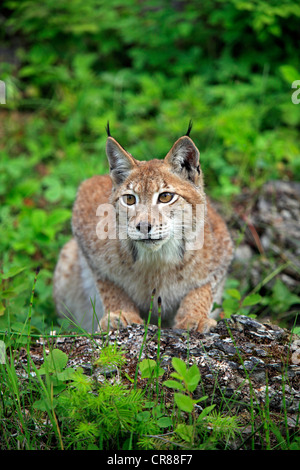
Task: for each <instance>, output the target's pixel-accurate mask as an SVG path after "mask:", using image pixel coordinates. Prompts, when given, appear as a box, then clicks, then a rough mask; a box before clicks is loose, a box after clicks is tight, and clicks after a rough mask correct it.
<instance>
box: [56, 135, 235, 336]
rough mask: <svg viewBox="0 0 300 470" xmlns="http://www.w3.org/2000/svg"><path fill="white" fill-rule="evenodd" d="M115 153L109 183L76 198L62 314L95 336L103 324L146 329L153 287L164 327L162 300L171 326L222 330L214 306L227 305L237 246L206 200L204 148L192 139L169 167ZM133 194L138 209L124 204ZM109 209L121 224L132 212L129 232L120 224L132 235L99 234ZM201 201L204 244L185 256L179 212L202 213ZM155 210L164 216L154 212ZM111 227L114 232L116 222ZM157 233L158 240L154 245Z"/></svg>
mask: <svg viewBox="0 0 300 470" xmlns="http://www.w3.org/2000/svg"><path fill="white" fill-rule="evenodd" d="M107 156H108V160H109V163H110V176H109V175H104V176H94V177H92V178H90V179H88V180H86V181H84V182H83V183H82V184H81V186H80V188H79V191H78V194H77V198H76V202H75V204H74V208H73V218H72V228H73V238H72V240H70V242H68V243H67V244H66V245H65V247H64V248H63V249H62V251H61V254H60V257H59V260H58V263H57V266H56V270H55V274H54V298H55V302H56V306H57V310H58V313H59V314H66V315H68V316H71V317H72V316H73V317H74V319H75V321H77V322H80V323H81V324H82V326H83V327H84V328H86V329H87V330H88V331H92V330H95V329H97V327H98V322H100V327H101V328H104V329H106V328H108V327H111V328H115V327H117V326H118V324H119V322H121V324H123V325H129V324H132V323H142V322H143V320H145V319H147V317H148V313H149V309H150V302H151V294H152V292H153V290H154V289H155V295H154V300H153V310H152V316H151V322H156V321H157V316H158V298H159V297H160V300H161V317H162V325H163V326H171V327H175V328H189V329H194V330H197V331H201V332H206V331H208V330H209V329H210V328H211V327H212V326H214V325H215V324H216V322H215V320H214V319H213V318H214V317H216V315H217V312H216V311H215V312H212V307H213V304H214V302H217V303H218V302H220V301H221V296H222V289H223V284H224V280H225V276H226V272H227V269H228V266H229V264H230V262H231V259H232V252H233V247H232V242H231V238H230V236H229V233H228V230H227V228H226V225H225V222H224V221H223V220H222V218H221V217H220V216H219V215H218V214H217V213H216V211H215V210H214V208H213V207H212V205H211V203H210V202H209V201H208V200H207V198H206V196H205V192H204V184H203V177H202V172H201V171H200V168H199V166H198V165H199V152H198V149H197V148H196V146H195V144H194V143H193V141H192V140H191V139H190V138H189V137H187V136H184V137H181V138H180V139H178V141H177V142H175V144H174V145H173V147H172V149H171V150H170V152H169V153H168V154H167V156H166V158H165V159H164V160H151V161H148V162H145V161H143V162H140V161H137V160H135V159H134V158H133V157H132V156H131V155H130V154H129V153H128V152H126V151H125V150H124V149H123V148H122V147H121V146H120V145H119V144H118V143H117V142H116V141H115V139H113V138H112V137H109V138H108V141H107ZM166 192H168V193H171V194H173V195H174V196H173V199H172V201H171V202H170V203H169V204H164V203H161V202H158V200H157V198H158V195H160V194H161V193H166ZM125 194H131V195H134V196H135V197H136V203H135V204H134V206H130V207H127V208H124V204H120V198H121V199H122V196H124V195H125ZM122 200H123V199H122ZM126 201H127V199H126ZM173 201H174V202H173ZM103 204H111V205H112V207H113V208H115V209H116V214H117V219H116V222H117V224H118V223H119V222H120V220H121V219H122V214H123V212H122V211H124V210H125V209H126V210H128V216H126V217H125V220H126V225H125V226H124V224H123V226H122V224H121V227H122V229H121V232H122V233H123V235H124V233H125V235H126V237H124V238H122V237H121V239H120V237H119V236H117V237H116V238H115V239H110V238H106V239H103V237H102V238H101V236H99V233H100V232H101V230H102V232H101V233H103V227H102V226H101V227H102V228H101V229H100V232H99V225H98V223H99V220H101V217H99V213H98V212H97V210H98V208H99V206H101V205H103ZM197 204H198V205H202V207H203V208H204V212H203V214H204V244H203V247H202V248H198V249H187V246H188V244H187V240H186V239H185V238H184V237H183V238H182V239H178V238H176V236H175V235H176V233H177V232H176V230H179V229H181V228H182V223H181V219H178V214H180V213H182V211H183V210H184V208H185V207H187V206H188V205H189V206H190V207H192V208H193V214H195V210H196V209H195V208H196V205H197ZM101 207H103V206H101ZM157 207H159V208H160V210H161V213H160V214H157V213H154V215H153V214H150V209H151V208H157ZM102 215H103V214H102ZM105 215H107V213H106V214H105ZM198 218H199V216H198ZM106 220H107V221H108V222H110V223H111V225H110V226H112V225H113V223H114V220H115V219H114V220H113V217H112V216H110V215H108V216H107V219H106ZM149 224H150V225H149ZM150 226H151V229H150ZM124 227H125V228H124ZM149 230H150V232H149V235H148V231H149ZM104 232H105V230H104ZM121 232H120V233H121ZM155 236H157V237H159V238H160V240H158V241H153V238H155ZM139 237H142V239H140V238H139ZM144 237H146V238H148V237H151V238H152V240H147V239H146V240H144Z"/></svg>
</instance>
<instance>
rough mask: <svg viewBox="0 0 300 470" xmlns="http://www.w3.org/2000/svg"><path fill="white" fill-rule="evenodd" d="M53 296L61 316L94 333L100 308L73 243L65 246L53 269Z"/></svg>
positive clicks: (101, 309) (88, 276)
mask: <svg viewBox="0 0 300 470" xmlns="http://www.w3.org/2000/svg"><path fill="white" fill-rule="evenodd" d="M53 296H54V300H55V304H56V310H57V312H58V314H59V315H60V316H61V317H63V318H64V317H69V318H71V319H72V320H73V321H74V322H75V323H77V324H79V325H80V326H82V328H84V329H85V330H86V331H88V332H93V331H96V330H97V328H98V321H99V320H100V318H101V317H102V316H103V305H102V301H101V298H100V296H99V292H98V291H97V288H96V285H95V281H94V278H93V275H92V272H91V270H90V268H89V266H88V264H87V262H86V260H85V258H84V257H83V255H82V253H81V251H80V249H79V247H78V244H77V242H76V240H74V239H71V240H70V241H69V242H68V243H66V244H65V246H64V247H63V249H62V250H61V252H60V256H59V259H58V262H57V265H56V268H55V272H54V279H53Z"/></svg>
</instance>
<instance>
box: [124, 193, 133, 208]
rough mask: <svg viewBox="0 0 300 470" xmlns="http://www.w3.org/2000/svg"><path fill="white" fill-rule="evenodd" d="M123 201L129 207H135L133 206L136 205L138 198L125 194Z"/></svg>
mask: <svg viewBox="0 0 300 470" xmlns="http://www.w3.org/2000/svg"><path fill="white" fill-rule="evenodd" d="M122 201H123V202H124V203H125V204H126V205H127V206H133V204H135V203H136V197H135V196H134V195H133V194H124V196H122Z"/></svg>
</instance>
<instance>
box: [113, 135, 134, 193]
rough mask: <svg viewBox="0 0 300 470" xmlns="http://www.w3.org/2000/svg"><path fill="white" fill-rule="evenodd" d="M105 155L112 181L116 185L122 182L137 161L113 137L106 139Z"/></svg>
mask: <svg viewBox="0 0 300 470" xmlns="http://www.w3.org/2000/svg"><path fill="white" fill-rule="evenodd" d="M106 155H107V158H108V162H109V169H110V176H111V179H112V180H113V183H114V184H116V185H119V184H121V183H123V181H125V180H126V178H127V177H128V176H129V174H130V172H131V170H132V169H133V168H134V167H135V166H136V165H137V161H136V160H135V159H134V158H133V157H132V156H131V155H130V154H129V153H128V152H126V150H125V149H123V147H121V145H120V144H118V142H117V141H116V140H115V139H114V138H113V137H108V139H107V142H106Z"/></svg>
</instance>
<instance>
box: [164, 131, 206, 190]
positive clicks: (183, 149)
mask: <svg viewBox="0 0 300 470" xmlns="http://www.w3.org/2000/svg"><path fill="white" fill-rule="evenodd" d="M199 156H200V153H199V150H198V149H197V147H196V145H195V144H194V142H193V141H192V139H191V138H190V137H188V136H183V137H180V139H178V140H177V141H176V142H175V144H174V145H173V147H172V148H171V150H170V152H169V153H168V154H167V155H166V157H165V162H166V163H168V164H169V165H170V166H171V168H172V171H173V172H174V173H177V174H178V176H181V177H182V178H184V179H187V180H190V181H192V182H193V183H194V184H196V185H198V182H199V175H200V165H199Z"/></svg>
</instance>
